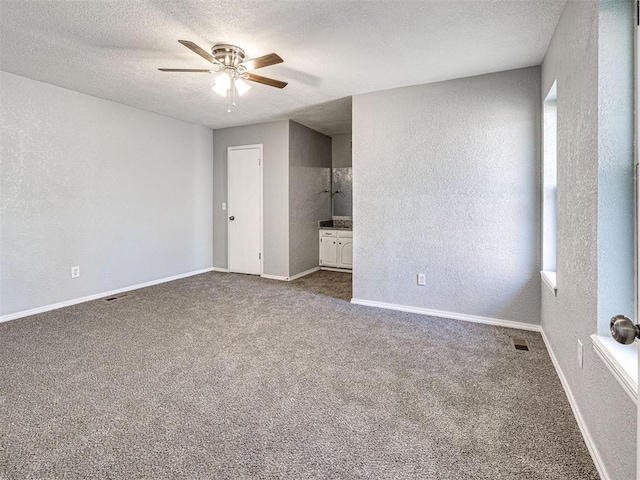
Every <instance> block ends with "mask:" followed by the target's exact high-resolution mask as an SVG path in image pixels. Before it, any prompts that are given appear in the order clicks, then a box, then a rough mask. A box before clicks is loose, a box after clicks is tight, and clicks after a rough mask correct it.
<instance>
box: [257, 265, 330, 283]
mask: <svg viewBox="0 0 640 480" xmlns="http://www.w3.org/2000/svg"><path fill="white" fill-rule="evenodd" d="M318 270H320V267H313V268H310V269H309V270H306V271H304V272H301V273H297V274H295V275H293V276H291V277H284V276H282V275H269V274H268V273H263V274H262V275H260V276H261V277H262V278H268V279H270V280H280V281H282V282H291V281H292V280H297V279H298V278H302V277H304V276H306V275H310V274H312V273H313V272H317V271H318Z"/></svg>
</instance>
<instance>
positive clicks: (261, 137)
mask: <svg viewBox="0 0 640 480" xmlns="http://www.w3.org/2000/svg"><path fill="white" fill-rule="evenodd" d="M258 143H261V144H263V155H264V159H263V160H264V163H263V168H262V174H263V213H264V217H263V229H264V231H263V237H264V238H263V242H264V244H263V245H264V251H263V252H262V253H263V256H264V273H265V274H268V275H278V276H283V277H287V276H289V188H288V185H289V121H288V120H282V121H278V122H270V123H261V124H256V125H247V126H243V127H231V128H223V129H219V130H214V131H213V265H214V267H220V268H227V212H225V211H222V202H226V201H227V147H234V146H240V145H254V144H258Z"/></svg>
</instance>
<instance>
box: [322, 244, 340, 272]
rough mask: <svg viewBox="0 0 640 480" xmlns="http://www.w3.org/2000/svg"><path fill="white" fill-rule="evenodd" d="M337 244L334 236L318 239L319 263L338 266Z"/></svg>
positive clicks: (326, 265)
mask: <svg viewBox="0 0 640 480" xmlns="http://www.w3.org/2000/svg"><path fill="white" fill-rule="evenodd" d="M337 260H338V245H337V239H336V238H335V237H323V238H321V239H320V265H323V266H325V267H337V266H338V262H337Z"/></svg>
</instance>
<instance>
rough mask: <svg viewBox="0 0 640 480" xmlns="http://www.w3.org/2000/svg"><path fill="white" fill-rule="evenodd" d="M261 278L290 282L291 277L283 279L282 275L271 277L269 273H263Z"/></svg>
mask: <svg viewBox="0 0 640 480" xmlns="http://www.w3.org/2000/svg"><path fill="white" fill-rule="evenodd" d="M260 276H261V277H262V278H268V279H269V280H280V281H281V282H288V281H289V277H283V276H282V275H269V274H268V273H263V274H262V275H260Z"/></svg>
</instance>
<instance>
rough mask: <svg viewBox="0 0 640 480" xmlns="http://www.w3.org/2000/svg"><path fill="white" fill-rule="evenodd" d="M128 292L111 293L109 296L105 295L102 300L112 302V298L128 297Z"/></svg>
mask: <svg viewBox="0 0 640 480" xmlns="http://www.w3.org/2000/svg"><path fill="white" fill-rule="evenodd" d="M128 296H129V294H127V293H123V294H122V295H112V296H111V297H106V298H104V299H103V300H104V301H105V302H113V301H114V300H120V299H121V298H124V297H128Z"/></svg>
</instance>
